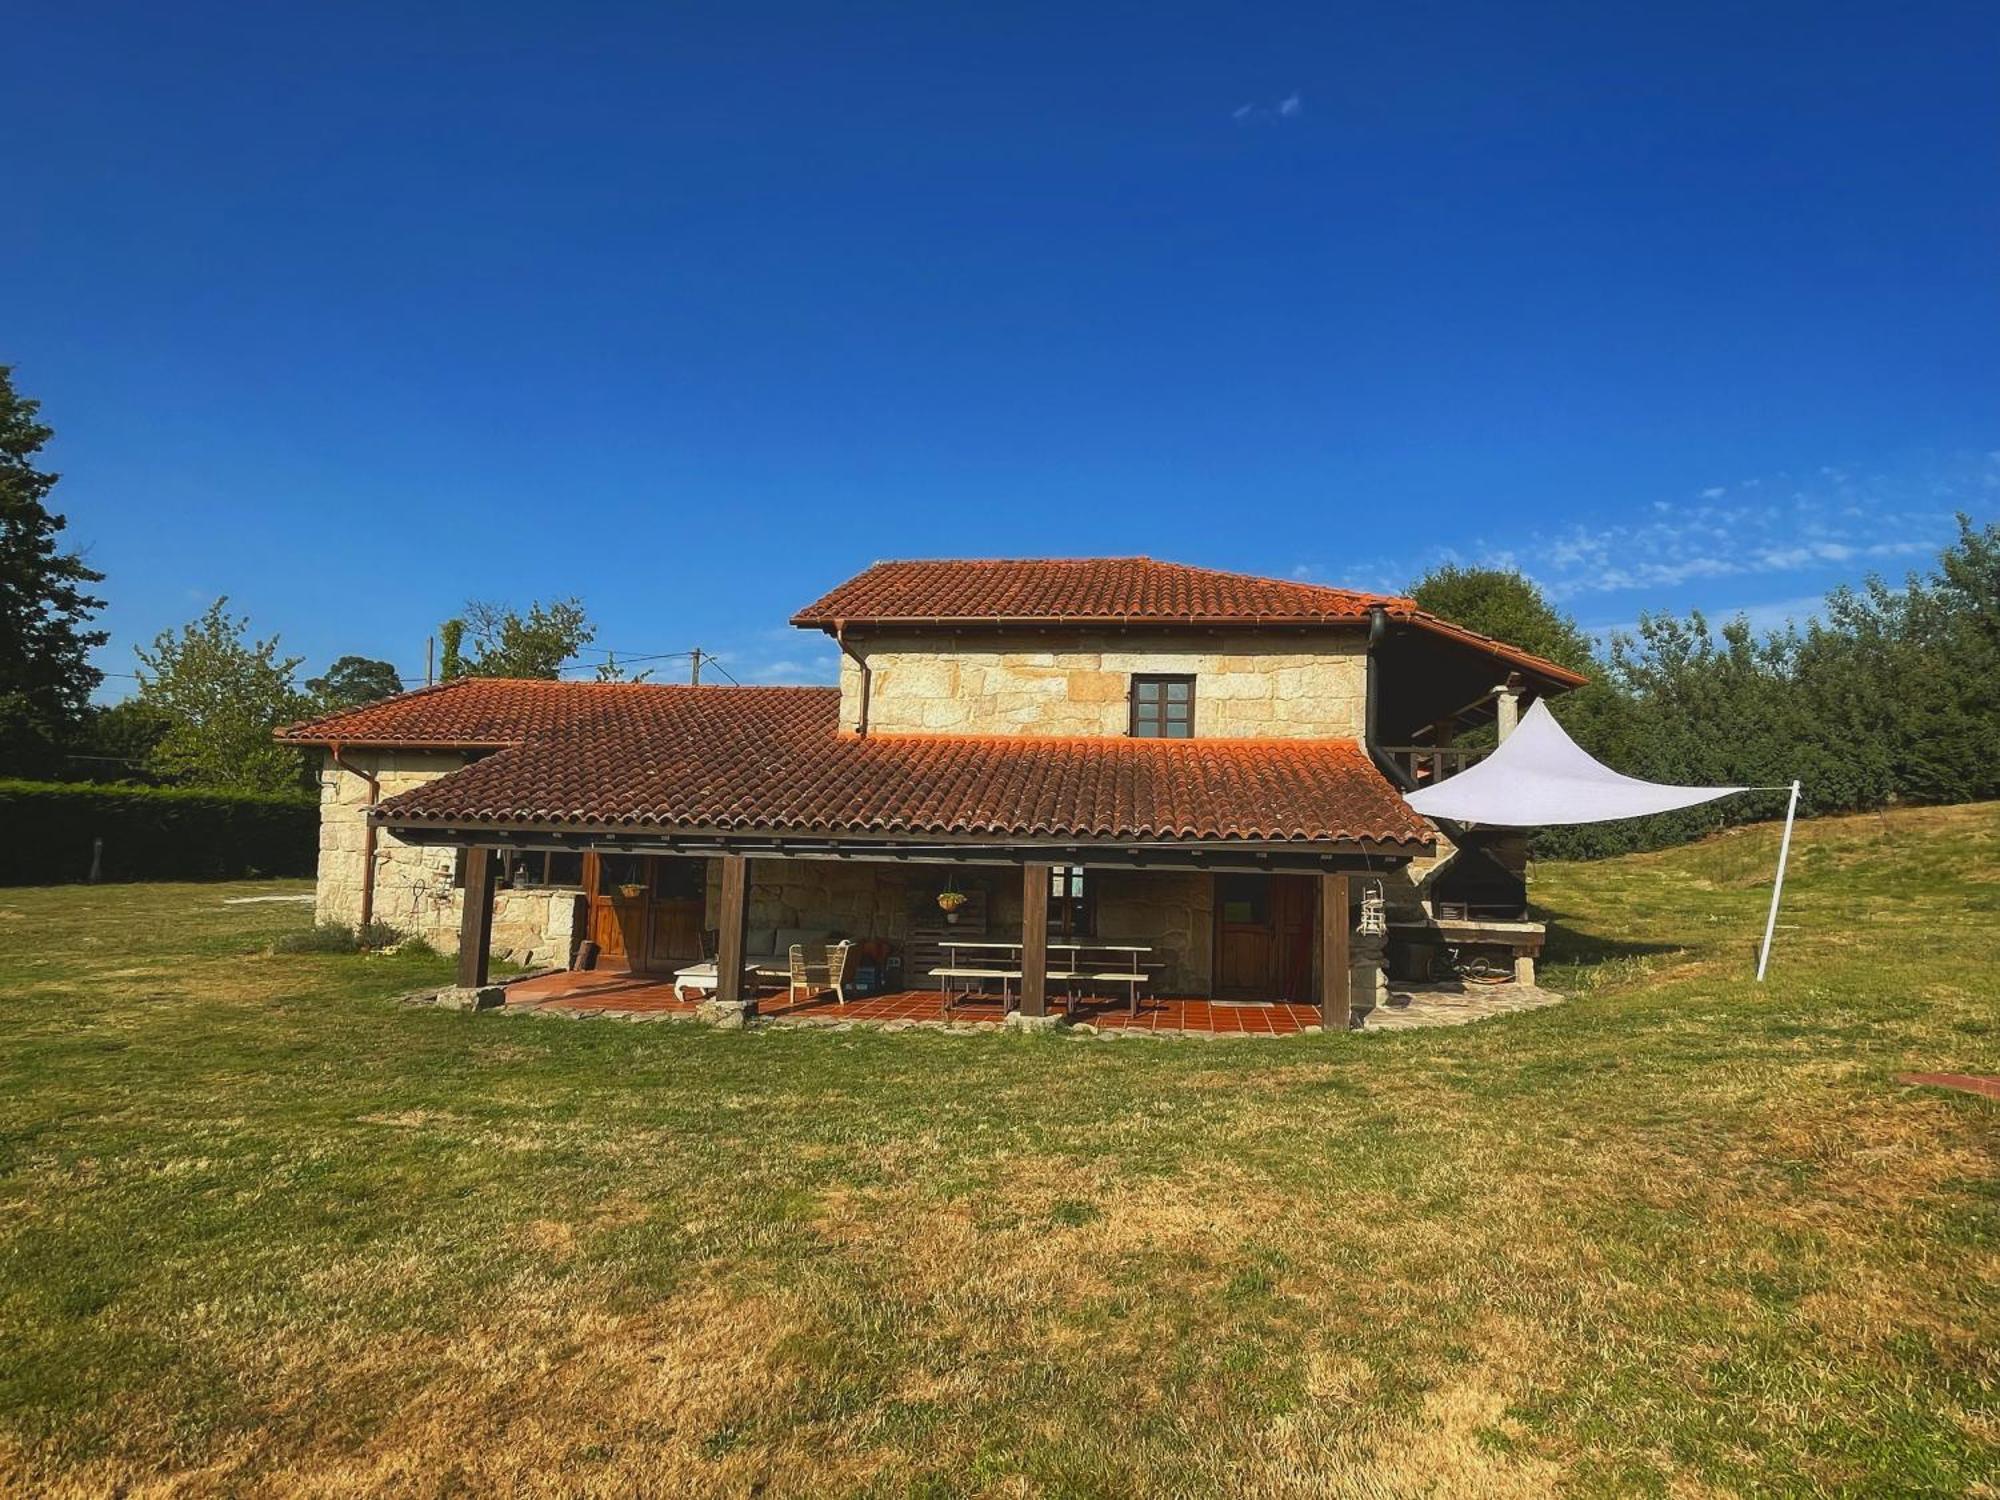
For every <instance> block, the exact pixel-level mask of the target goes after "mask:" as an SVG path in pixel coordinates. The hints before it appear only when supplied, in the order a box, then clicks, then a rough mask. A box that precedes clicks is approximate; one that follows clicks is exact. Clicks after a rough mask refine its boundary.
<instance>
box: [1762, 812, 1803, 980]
mask: <svg viewBox="0 0 2000 1500" xmlns="http://www.w3.org/2000/svg"><path fill="white" fill-rule="evenodd" d="M1798 811H1799V784H1798V783H1797V782H1796V781H1795V782H1793V783H1792V800H1791V801H1789V802H1787V803H1786V804H1785V836H1784V837H1783V838H1782V839H1780V840H1779V841H1778V878H1777V879H1776V880H1774V881H1772V882H1771V914H1770V916H1768V917H1766V918H1765V919H1764V949H1763V951H1762V952H1761V953H1759V954H1758V955H1757V982H1758V983H1759V984H1762V983H1763V982H1764V970H1765V968H1766V966H1768V965H1769V964H1770V962H1771V938H1772V935H1773V934H1774V933H1776V932H1777V930H1778V898H1779V897H1780V896H1782V895H1784V894H1785V861H1786V860H1787V859H1788V858H1790V856H1791V852H1792V819H1793V818H1794V817H1796V816H1797V815H1798Z"/></svg>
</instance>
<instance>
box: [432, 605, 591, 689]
mask: <svg viewBox="0 0 2000 1500" xmlns="http://www.w3.org/2000/svg"><path fill="white" fill-rule="evenodd" d="M454 625H457V626H460V627H461V631H460V632H454V631H453V630H452V627H453V626H454ZM444 634H445V641H446V661H447V663H448V664H456V665H458V666H459V668H460V670H459V671H458V672H454V671H452V670H450V665H448V666H447V668H446V671H445V674H444V675H445V676H447V677H455V676H459V675H461V674H462V675H464V676H467V677H550V678H552V677H555V676H556V675H557V674H558V673H559V672H561V671H562V668H563V664H564V663H566V662H568V661H569V660H570V659H571V658H572V657H574V656H575V655H576V654H577V652H578V651H580V650H582V649H583V648H584V647H585V646H587V645H589V644H590V643H591V641H592V640H594V639H595V638H596V636H597V627H596V626H595V625H593V624H591V623H590V617H589V616H588V615H586V614H585V613H584V610H583V604H582V602H581V601H580V600H577V599H557V600H556V601H554V602H553V603H551V604H542V603H540V602H536V603H533V604H530V605H529V606H528V612H527V613H526V614H525V615H524V614H522V613H521V612H520V611H519V610H517V609H513V608H511V607H509V606H507V605H503V604H491V603H487V602H485V601H482V600H478V599H474V600H471V601H469V602H468V603H467V604H466V606H465V618H464V620H463V621H459V620H447V621H446V622H445V626H444ZM461 634H465V635H470V636H471V639H472V655H471V656H470V657H464V658H461V656H460V648H459V644H458V642H459V639H460V636H461Z"/></svg>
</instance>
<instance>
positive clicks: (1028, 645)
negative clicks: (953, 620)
mask: <svg viewBox="0 0 2000 1500" xmlns="http://www.w3.org/2000/svg"><path fill="white" fill-rule="evenodd" d="M848 645H849V649H850V650H852V651H854V652H857V653H859V654H860V655H861V656H863V657H865V658H866V660H867V661H868V664H869V666H870V668H871V679H872V680H871V685H870V700H869V710H868V724H869V728H870V730H871V732H875V731H879V732H881V733H885V734H926V733H929V734H1047V735H1093V736H1094V735H1123V734H1125V733H1127V732H1128V730H1129V729H1130V723H1131V707H1130V692H1131V679H1132V675H1133V674H1134V673H1147V672H1163V673H1177V674H1191V675H1192V676H1193V677H1194V678H1195V721H1194V732H1195V735H1196V737H1197V738H1202V739H1214V738H1259V737H1274V738H1319V739H1355V738H1359V737H1360V735H1361V733H1362V728H1363V719H1364V707H1365V698H1366V691H1367V674H1368V663H1367V652H1366V646H1365V643H1364V641H1363V638H1362V635H1361V633H1360V632H1359V631H1347V632H1338V633H1336V632H1326V633H1322V634H1317V635H1313V636H1302V637H1298V638H1296V639H1294V638H1287V637H1283V636H1279V637H1275V638H1274V637H1272V636H1270V635H1261V636H1260V635H1254V634H1248V633H1245V634H1236V635H1221V636H1214V635H1192V634H1191V635H1186V636H1152V635H1145V636H1137V635H1117V634H1108V633H1099V634H1078V635H1074V636H1068V637H1064V636H1060V635H1058V636H1047V635H1030V634H1017V635H1010V634H986V633H981V634H978V635H964V636H920V635H883V636H874V637H869V638H867V639H865V640H859V641H857V640H853V639H850V640H849V642H848ZM840 686H841V724H842V726H843V727H844V728H847V729H850V730H851V729H853V728H854V727H855V726H856V724H857V723H858V722H859V720H860V712H861V669H860V668H859V667H858V666H857V665H856V664H855V662H854V661H853V659H852V658H851V657H848V656H843V657H842V658H841V668H840Z"/></svg>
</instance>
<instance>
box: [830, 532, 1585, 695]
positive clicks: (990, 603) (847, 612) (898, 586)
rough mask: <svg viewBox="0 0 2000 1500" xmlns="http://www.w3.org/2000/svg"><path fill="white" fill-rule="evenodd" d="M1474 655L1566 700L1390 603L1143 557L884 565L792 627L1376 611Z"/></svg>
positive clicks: (1222, 621)
mask: <svg viewBox="0 0 2000 1500" xmlns="http://www.w3.org/2000/svg"><path fill="white" fill-rule="evenodd" d="M1375 609H1380V610H1383V611H1384V612H1385V613H1386V614H1388V615H1389V617H1390V618H1392V619H1396V620H1401V621H1405V622H1407V623H1408V624H1411V625H1414V626H1416V627H1417V628H1418V629H1420V630H1425V631H1429V632H1430V633H1432V634H1434V635H1439V636H1442V637H1444V638H1445V639H1447V640H1454V641H1458V642H1459V643H1461V644H1463V645H1467V646H1471V647H1473V648H1474V649H1475V650H1479V651H1483V652H1485V653H1486V654H1488V655H1490V656H1493V657H1495V658H1497V659H1499V660H1501V661H1504V662H1507V663H1509V664H1510V665H1512V666H1514V667H1517V668H1519V669H1521V670H1522V671H1525V672H1528V673H1531V674H1532V675H1534V676H1536V677H1539V678H1541V679H1542V680H1543V682H1544V684H1545V685H1546V686H1549V687H1552V688H1555V689H1557V690H1561V689H1563V688H1568V687H1580V686H1582V685H1583V683H1584V682H1585V681H1586V680H1587V679H1586V678H1585V677H1583V676H1582V675H1581V674H1579V673H1577V672H1573V671H1571V670H1570V669H1569V668H1567V667H1564V666H1559V665H1557V664H1556V663H1555V662H1552V661H1549V660H1547V659H1546V658H1544V657H1540V656H1536V655H1534V654H1533V653H1532V652H1527V651H1523V650H1521V649H1520V648H1519V647H1518V646H1510V645H1508V644H1507V643H1506V642H1505V641H1498V640H1495V639H1493V638H1492V637H1491V636H1485V635H1481V634H1479V633H1478V632H1477V631H1473V630H1467V629H1466V628H1465V627H1464V626H1462V625H1455V624H1453V623H1452V622H1451V621H1449V620H1445V619H1441V618H1440V617H1438V616H1437V615H1434V614H1431V613H1430V612H1428V611H1427V610H1422V609H1419V608H1418V607H1417V605H1416V603H1415V601H1413V600H1410V599H1405V598H1402V597H1401V596H1399V595H1394V594H1369V593H1363V592H1360V591H1358V590H1355V589H1339V588H1329V587H1327V586H1326V585H1324V584H1317V583H1300V582H1298V581H1296V580H1294V579H1289V578H1258V577H1255V576H1253V575H1251V574H1248V573H1223V572H1218V571H1217V570H1215V569H1213V568H1196V567H1190V566H1189V565H1188V564H1186V563H1171V562H1160V561H1158V560H1156V559H1154V558H1150V557H1068V558H960V559H941V560H932V561H915V562H879V563H876V564H875V565H874V566H873V567H872V568H869V569H868V570H867V571H865V572H863V573H858V574H856V575H855V576H854V577H852V578H850V579H848V580H847V582H845V583H843V584H841V585H840V587H838V588H836V589H834V590H833V592H831V593H829V594H827V595H826V596H825V597H823V598H821V599H819V600H818V601H817V602H815V603H813V604H809V605H807V606H806V607H805V608H804V609H802V610H800V611H799V612H798V613H797V614H795V615H793V616H792V623H793V624H794V625H799V626H805V627H811V628H817V629H823V630H832V629H833V628H834V627H836V626H859V625H899V624H900V625H952V626H956V627H960V628H976V627H979V626H1000V625H1055V624H1071V625H1090V624H1117V625H1171V624H1184V625H1228V624H1236V625H1360V624H1363V623H1365V622H1366V621H1367V619H1368V615H1369V612H1370V611H1371V610H1375Z"/></svg>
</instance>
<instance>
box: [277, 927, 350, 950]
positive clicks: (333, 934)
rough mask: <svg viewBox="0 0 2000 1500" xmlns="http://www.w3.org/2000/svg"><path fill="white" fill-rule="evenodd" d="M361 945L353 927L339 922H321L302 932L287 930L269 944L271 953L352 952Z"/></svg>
mask: <svg viewBox="0 0 2000 1500" xmlns="http://www.w3.org/2000/svg"><path fill="white" fill-rule="evenodd" d="M360 947H361V944H360V942H359V940H358V939H356V937H355V936H354V929H353V928H352V927H348V926H345V925H343V924H342V923H339V922H321V923H319V924H317V925H316V926H312V927H308V928H306V930H305V931H303V932H288V933H286V934H284V935H283V936H282V937H280V938H279V939H278V940H277V941H275V942H274V943H272V944H271V951H272V952H273V953H354V952H357V951H358V950H359V949H360Z"/></svg>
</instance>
